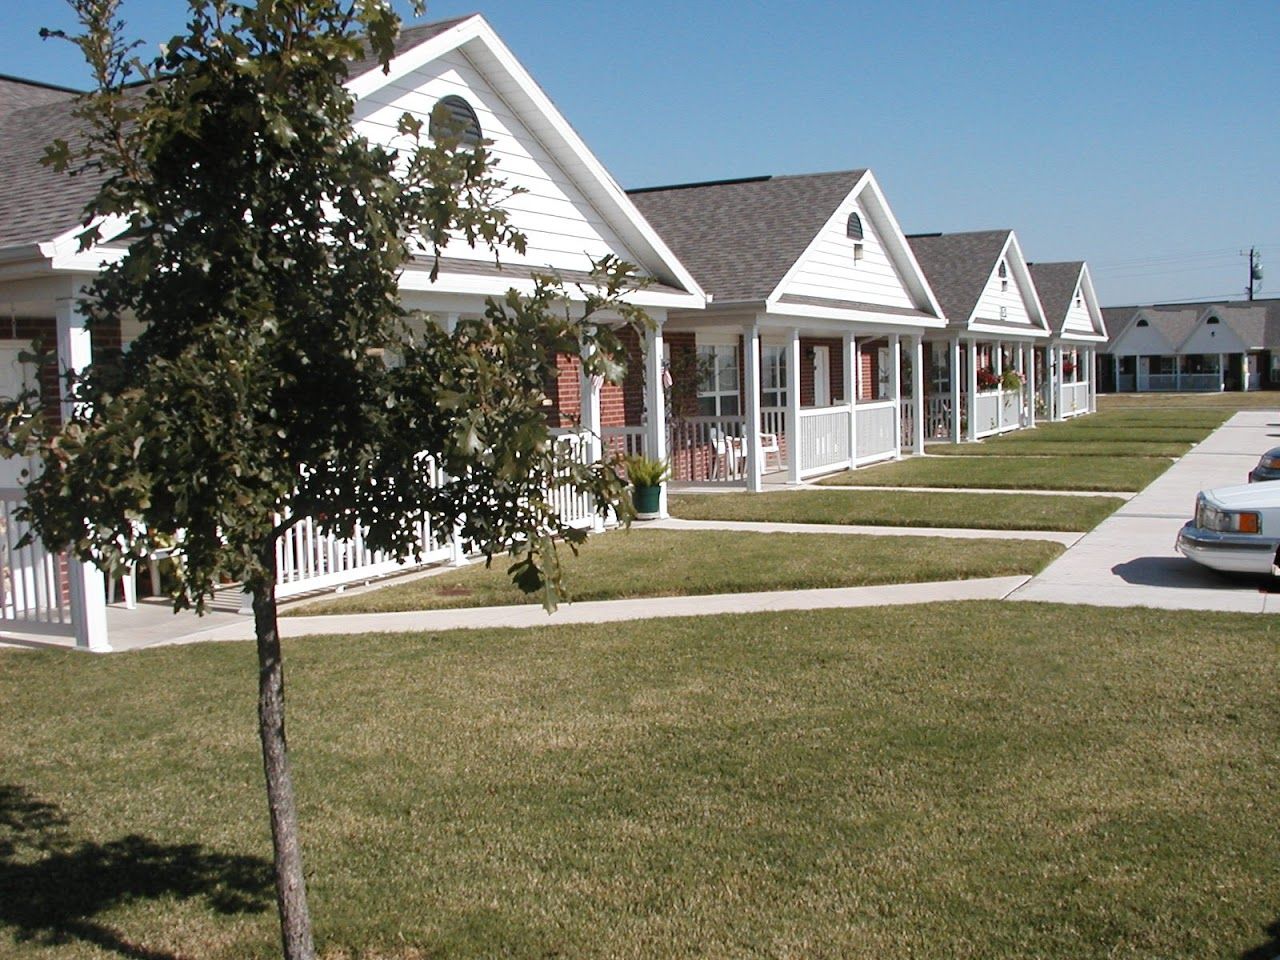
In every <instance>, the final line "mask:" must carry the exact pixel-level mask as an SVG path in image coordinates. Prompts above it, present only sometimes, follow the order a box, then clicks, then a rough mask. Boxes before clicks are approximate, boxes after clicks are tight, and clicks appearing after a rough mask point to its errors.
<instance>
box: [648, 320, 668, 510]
mask: <svg viewBox="0 0 1280 960" xmlns="http://www.w3.org/2000/svg"><path fill="white" fill-rule="evenodd" d="M649 316H651V317H652V318H653V326H652V327H648V328H646V330H645V333H644V391H645V409H646V410H647V411H648V414H649V418H648V421H647V422H646V423H645V437H644V446H645V455H646V456H648V457H651V458H652V459H654V460H661V461H663V462H666V459H667V405H666V398H665V396H664V395H663V392H662V324H663V323H664V322H665V321H666V315H665V313H662V312H659V311H656V310H650V311H649ZM668 486H670V484H668V483H664V484H663V485H662V487H661V491H662V492H661V494H660V496H659V500H658V515H659V516H661V517H665V516H666V515H667V487H668Z"/></svg>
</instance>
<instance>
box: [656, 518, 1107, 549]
mask: <svg viewBox="0 0 1280 960" xmlns="http://www.w3.org/2000/svg"><path fill="white" fill-rule="evenodd" d="M643 529H645V530H738V531H741V532H743V533H842V534H861V535H863V536H875V537H952V538H954V539H956V540H1009V539H1013V540H1048V541H1050V542H1052V543H1060V544H1062V545H1063V546H1065V547H1069V546H1071V545H1072V544H1074V543H1075V542H1076V541H1078V540H1079V539H1080V538H1081V537H1083V536H1084V534H1082V533H1072V532H1070V531H1064V530H982V529H978V528H972V527H878V526H864V525H860V524H847V523H780V522H775V521H771V520H770V521H755V520H680V519H678V518H676V517H672V518H671V519H669V520H652V521H649V522H647V523H645V524H644V525H643Z"/></svg>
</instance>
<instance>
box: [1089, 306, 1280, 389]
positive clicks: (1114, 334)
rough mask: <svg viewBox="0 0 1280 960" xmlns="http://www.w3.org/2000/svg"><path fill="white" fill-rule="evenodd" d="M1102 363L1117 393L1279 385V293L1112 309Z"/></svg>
mask: <svg viewBox="0 0 1280 960" xmlns="http://www.w3.org/2000/svg"><path fill="white" fill-rule="evenodd" d="M1103 313H1104V315H1105V316H1106V318H1107V324H1108V328H1109V330H1110V331H1111V335H1110V339H1109V340H1108V342H1107V345H1106V354H1107V356H1106V357H1104V358H1103V362H1102V363H1100V364H1099V375H1100V378H1101V382H1102V389H1103V390H1104V391H1107V392H1116V393H1132V392H1138V393H1145V392H1148V391H1151V392H1165V391H1221V390H1259V389H1271V388H1275V387H1278V386H1280V298H1269V299H1265V300H1262V299H1260V300H1245V301H1235V302H1220V303H1163V304H1154V305H1150V306H1135V307H1107V308H1105V309H1104V310H1103Z"/></svg>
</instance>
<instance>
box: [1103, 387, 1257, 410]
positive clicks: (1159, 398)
mask: <svg viewBox="0 0 1280 960" xmlns="http://www.w3.org/2000/svg"><path fill="white" fill-rule="evenodd" d="M1117 410H1123V411H1138V412H1142V413H1147V412H1152V411H1175V410H1211V411H1218V410H1221V411H1223V412H1224V413H1226V414H1227V415H1228V416H1229V415H1230V414H1232V413H1234V412H1235V411H1237V410H1280V392H1277V391H1274V390H1253V391H1250V392H1249V393H1237V392H1234V391H1232V392H1229V393H1146V394H1134V393H1118V394H1106V395H1103V396H1100V397H1098V412H1099V413H1111V412H1113V411H1117Z"/></svg>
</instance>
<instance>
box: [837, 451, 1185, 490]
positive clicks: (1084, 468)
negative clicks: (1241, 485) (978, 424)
mask: <svg viewBox="0 0 1280 960" xmlns="http://www.w3.org/2000/svg"><path fill="white" fill-rule="evenodd" d="M972 446H973V447H974V448H977V447H980V446H981V445H979V444H974V445H972ZM1172 462H1173V461H1172V460H1168V459H1162V458H1157V457H1120V456H1115V457H1073V456H1054V457H1049V456H1046V457H1027V456H1021V457H1017V456H1008V457H1004V456H1000V457H993V456H969V457H932V456H927V457H914V458H912V459H909V460H902V461H898V462H896V463H884V464H878V465H876V466H873V467H862V468H860V469H858V470H852V471H846V472H844V473H838V474H835V475H833V476H830V477H826V478H824V479H822V480H819V481H818V483H819V484H822V485H826V486H851V487H977V488H984V487H985V488H989V489H996V490H1082V491H1116V492H1125V491H1136V490H1141V489H1142V488H1143V487H1145V486H1146V485H1147V484H1148V483H1150V482H1151V481H1152V480H1154V479H1155V478H1156V477H1158V476H1160V474H1162V473H1164V471H1165V470H1167V469H1168V468H1169V466H1170V464H1171V463H1172Z"/></svg>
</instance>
